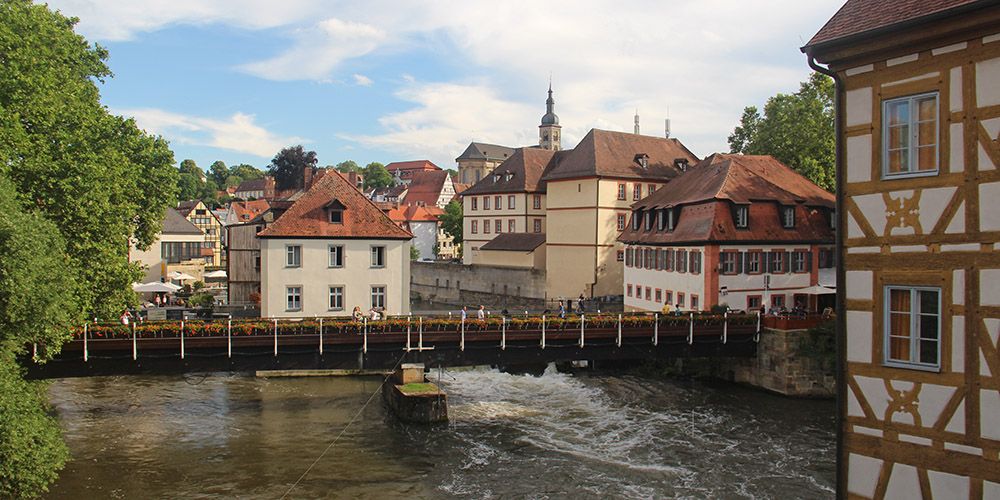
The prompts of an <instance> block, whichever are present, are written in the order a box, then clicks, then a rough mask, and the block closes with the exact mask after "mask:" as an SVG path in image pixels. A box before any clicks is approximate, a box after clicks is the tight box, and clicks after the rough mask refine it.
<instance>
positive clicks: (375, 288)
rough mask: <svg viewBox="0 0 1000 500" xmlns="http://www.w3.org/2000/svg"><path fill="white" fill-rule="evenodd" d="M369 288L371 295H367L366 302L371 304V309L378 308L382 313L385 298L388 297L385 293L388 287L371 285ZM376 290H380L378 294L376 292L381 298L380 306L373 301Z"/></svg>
mask: <svg viewBox="0 0 1000 500" xmlns="http://www.w3.org/2000/svg"><path fill="white" fill-rule="evenodd" d="M369 288H370V292H371V293H370V294H369V297H368V300H369V301H370V303H371V307H378V308H381V309H382V310H383V311H384V310H385V304H386V298H387V296H388V293H387V290H388V287H386V286H385V285H371V287H369ZM376 290H380V292H378V293H379V294H380V295H381V297H382V303H381V304H377V303H376V301H375V297H376Z"/></svg>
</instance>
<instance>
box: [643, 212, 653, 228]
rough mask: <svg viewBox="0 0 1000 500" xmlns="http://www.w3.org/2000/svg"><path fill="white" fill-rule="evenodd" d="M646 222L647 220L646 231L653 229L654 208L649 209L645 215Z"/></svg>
mask: <svg viewBox="0 0 1000 500" xmlns="http://www.w3.org/2000/svg"><path fill="white" fill-rule="evenodd" d="M644 222H645V229H646V231H649V230H651V229H653V211H652V210H648V211H647V212H646V215H645V217H644Z"/></svg>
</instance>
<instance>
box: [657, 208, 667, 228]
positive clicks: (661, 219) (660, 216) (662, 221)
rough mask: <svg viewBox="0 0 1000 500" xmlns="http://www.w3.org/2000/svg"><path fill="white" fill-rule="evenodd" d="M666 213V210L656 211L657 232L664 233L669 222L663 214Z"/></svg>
mask: <svg viewBox="0 0 1000 500" xmlns="http://www.w3.org/2000/svg"><path fill="white" fill-rule="evenodd" d="M664 212H666V210H657V211H656V230H657V231H663V227H664V225H665V224H666V222H667V218H666V216H665V215H664V214H663V213H664Z"/></svg>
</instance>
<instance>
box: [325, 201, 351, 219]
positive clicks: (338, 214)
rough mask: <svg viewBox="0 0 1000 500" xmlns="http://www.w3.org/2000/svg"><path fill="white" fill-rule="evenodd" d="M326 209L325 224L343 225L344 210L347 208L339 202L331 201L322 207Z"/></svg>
mask: <svg viewBox="0 0 1000 500" xmlns="http://www.w3.org/2000/svg"><path fill="white" fill-rule="evenodd" d="M323 208H325V209H326V217H327V219H326V220H327V222H329V223H330V224H343V223H344V209H345V208H347V207H345V206H344V204H343V203H341V202H340V201H339V200H336V199H333V200H330V202H329V203H327V204H326V205H324V206H323Z"/></svg>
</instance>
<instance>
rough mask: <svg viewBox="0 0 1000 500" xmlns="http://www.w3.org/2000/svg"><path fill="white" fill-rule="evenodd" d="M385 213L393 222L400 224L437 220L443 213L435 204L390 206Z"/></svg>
mask: <svg viewBox="0 0 1000 500" xmlns="http://www.w3.org/2000/svg"><path fill="white" fill-rule="evenodd" d="M387 214H388V215H389V218H390V219H392V221H393V222H396V223H400V224H401V223H404V222H437V221H438V217H440V216H441V215H443V214H444V210H441V209H440V208H438V207H435V206H429V207H422V206H417V205H399V206H397V207H393V208H390V209H389V210H388V212H387Z"/></svg>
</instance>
